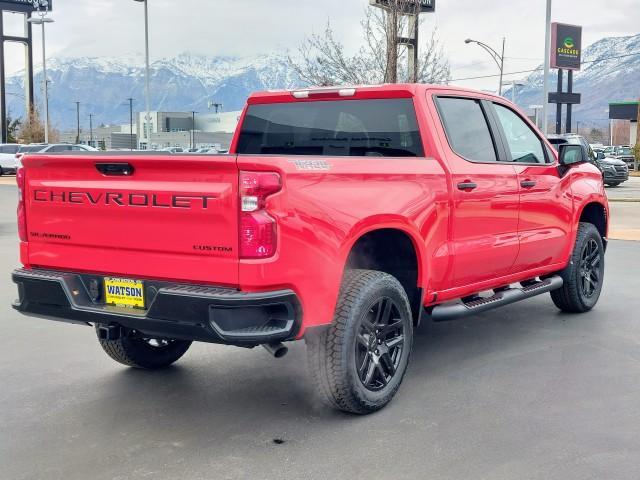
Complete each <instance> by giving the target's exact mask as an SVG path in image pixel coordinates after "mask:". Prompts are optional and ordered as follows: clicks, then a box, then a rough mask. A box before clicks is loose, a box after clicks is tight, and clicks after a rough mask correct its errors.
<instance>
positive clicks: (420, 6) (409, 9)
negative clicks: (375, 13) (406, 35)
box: [369, 0, 436, 14]
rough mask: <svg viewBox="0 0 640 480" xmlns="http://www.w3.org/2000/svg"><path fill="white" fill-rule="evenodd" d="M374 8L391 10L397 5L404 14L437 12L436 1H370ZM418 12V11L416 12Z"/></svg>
mask: <svg viewBox="0 0 640 480" xmlns="http://www.w3.org/2000/svg"><path fill="white" fill-rule="evenodd" d="M369 4H370V5H373V6H374V7H381V8H389V7H391V6H392V5H397V6H398V7H400V10H401V11H402V12H403V13H409V14H414V13H432V12H435V11H436V0H369ZM416 10H418V11H417V12H416Z"/></svg>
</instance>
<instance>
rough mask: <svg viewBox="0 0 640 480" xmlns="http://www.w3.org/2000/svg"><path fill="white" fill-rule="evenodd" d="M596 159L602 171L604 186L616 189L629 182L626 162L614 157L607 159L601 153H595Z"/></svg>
mask: <svg viewBox="0 0 640 480" xmlns="http://www.w3.org/2000/svg"><path fill="white" fill-rule="evenodd" d="M596 158H597V161H598V164H599V165H600V167H601V169H602V173H603V175H604V183H605V184H607V185H608V186H610V187H617V186H618V185H620V184H621V183H623V182H626V181H627V180H629V167H628V166H627V163H626V162H624V161H622V160H619V159H617V158H614V157H607V156H605V154H604V152H602V151H598V152H596Z"/></svg>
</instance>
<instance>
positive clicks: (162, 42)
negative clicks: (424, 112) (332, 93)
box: [7, 0, 638, 88]
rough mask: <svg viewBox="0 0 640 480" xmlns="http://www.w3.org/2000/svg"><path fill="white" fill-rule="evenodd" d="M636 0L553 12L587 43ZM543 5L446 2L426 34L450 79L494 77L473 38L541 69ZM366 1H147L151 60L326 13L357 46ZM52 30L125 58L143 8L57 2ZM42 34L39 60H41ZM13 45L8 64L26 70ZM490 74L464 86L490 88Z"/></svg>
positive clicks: (67, 43) (224, 48) (238, 40)
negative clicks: (445, 59) (445, 60)
mask: <svg viewBox="0 0 640 480" xmlns="http://www.w3.org/2000/svg"><path fill="white" fill-rule="evenodd" d="M637 1H638V0H609V1H608V2H607V3H606V5H603V3H602V1H601V0H581V1H580V2H560V1H558V0H556V1H555V2H554V3H555V6H554V11H553V18H554V20H558V21H564V22H567V23H575V24H582V25H584V27H585V30H584V39H585V42H586V43H587V44H588V43H592V42H594V41H596V40H598V39H600V38H602V37H603V36H607V35H625V34H633V33H637V32H638V26H637V18H638V15H637ZM544 4H545V2H543V1H531V0H494V1H493V2H478V1H477V0H446V1H445V0H442V1H439V2H438V3H437V5H438V7H437V12H436V13H435V14H430V15H428V16H427V21H426V22H425V25H424V27H423V30H424V32H423V34H424V35H426V34H428V33H429V30H430V29H432V28H436V27H437V28H438V31H439V34H440V37H441V40H442V44H443V47H444V50H445V52H446V53H447V55H448V56H449V58H450V60H451V63H452V66H453V72H452V73H453V76H454V77H460V76H475V75H482V74H492V73H495V72H494V70H495V66H493V65H492V64H491V63H490V62H487V61H486V60H490V59H489V58H488V56H486V53H485V52H483V51H482V50H481V49H479V48H478V47H477V46H473V45H465V44H464V43H463V40H464V39H465V38H467V37H473V38H477V39H479V40H482V41H484V42H487V43H489V44H491V45H493V46H495V47H498V46H499V45H500V44H501V38H502V37H503V36H504V37H506V38H507V50H506V54H507V57H510V60H509V61H508V62H507V66H506V68H507V70H509V69H512V70H513V69H517V70H523V69H526V68H532V67H535V66H536V65H537V64H538V63H540V61H541V60H542V58H543V56H544V20H545V11H544V9H545V5H544ZM367 5H368V0H208V1H205V0H149V12H150V43H151V56H152V58H153V59H158V58H163V57H168V56H174V55H176V54H177V53H180V52H184V51H190V52H194V53H203V54H208V55H234V56H235V55H238V56H246V55H253V54H257V53H267V52H271V51H277V50H285V49H287V48H289V49H295V48H296V47H297V45H299V43H300V42H301V40H302V39H303V38H305V37H306V36H307V35H309V34H310V33H312V32H321V31H322V29H323V27H324V25H325V23H326V22H327V20H328V19H331V23H332V25H333V28H334V30H335V32H336V34H337V36H338V38H340V39H342V40H343V41H344V43H345V44H346V45H347V47H348V48H351V49H355V48H357V47H358V45H359V43H360V19H361V18H362V15H363V11H364V9H365V8H368V7H367ZM54 6H55V10H54V13H53V17H54V18H55V20H56V23H54V24H52V25H50V26H48V27H47V28H48V31H47V42H48V47H47V48H48V54H49V55H64V56H120V55H128V54H132V53H141V52H142V51H143V48H144V43H143V42H144V24H143V6H142V4H141V3H139V2H135V1H134V0H92V1H90V2H87V1H81V0H57V1H56V2H54ZM39 41H40V38H39V35H38V34H36V46H37V48H36V52H35V53H36V57H35V58H36V62H37V59H38V58H39V46H38V45H39ZM14 52H15V51H14V50H13V49H11V51H10V52H8V53H7V63H8V70H9V71H12V70H13V71H15V70H17V69H19V68H21V67H22V63H23V59H22V56H21V55H19V54H16V53H14ZM494 83H495V82H494V81H493V80H486V81H475V82H471V83H464V85H469V86H475V87H477V88H491V87H492V86H494Z"/></svg>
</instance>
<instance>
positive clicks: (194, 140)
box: [191, 111, 196, 150]
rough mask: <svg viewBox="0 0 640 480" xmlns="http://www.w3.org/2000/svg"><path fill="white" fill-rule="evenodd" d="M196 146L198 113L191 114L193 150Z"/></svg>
mask: <svg viewBox="0 0 640 480" xmlns="http://www.w3.org/2000/svg"><path fill="white" fill-rule="evenodd" d="M195 146H196V112H193V111H192V112H191V149H192V150H193V149H194V148H195Z"/></svg>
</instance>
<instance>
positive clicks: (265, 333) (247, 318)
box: [13, 269, 302, 346]
mask: <svg viewBox="0 0 640 480" xmlns="http://www.w3.org/2000/svg"><path fill="white" fill-rule="evenodd" d="M101 279H102V277H100V276H95V275H84V274H76V273H68V272H56V271H50V270H27V269H19V270H15V271H14V272H13V281H14V282H15V283H16V284H17V285H18V294H19V298H18V300H16V302H14V304H13V308H15V309H16V310H18V311H19V312H21V313H23V314H25V315H28V316H33V317H40V318H45V319H49V320H57V321H62V322H68V323H80V324H97V325H100V326H118V327H123V328H124V329H129V330H136V331H137V332H138V333H142V334H144V335H148V336H150V337H153V338H175V339H182V340H193V341H202V342H211V343H222V344H227V345H239V346H255V345H260V344H263V343H273V342H281V341H284V340H291V339H293V338H295V336H296V333H297V332H298V330H299V328H300V322H301V319H302V311H301V307H300V302H299V300H298V298H297V296H296V294H295V293H294V292H293V291H291V290H278V291H272V292H260V293H245V292H240V291H238V290H233V289H227V288H217V287H209V286H194V285H185V284H176V283H168V282H155V281H145V293H146V296H147V305H148V308H147V309H146V310H139V311H137V310H132V309H126V308H119V307H114V306H110V305H104V304H101V303H100V293H99V289H100V288H101V287H100V286H101ZM96 285H99V286H98V293H97V295H96Z"/></svg>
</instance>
